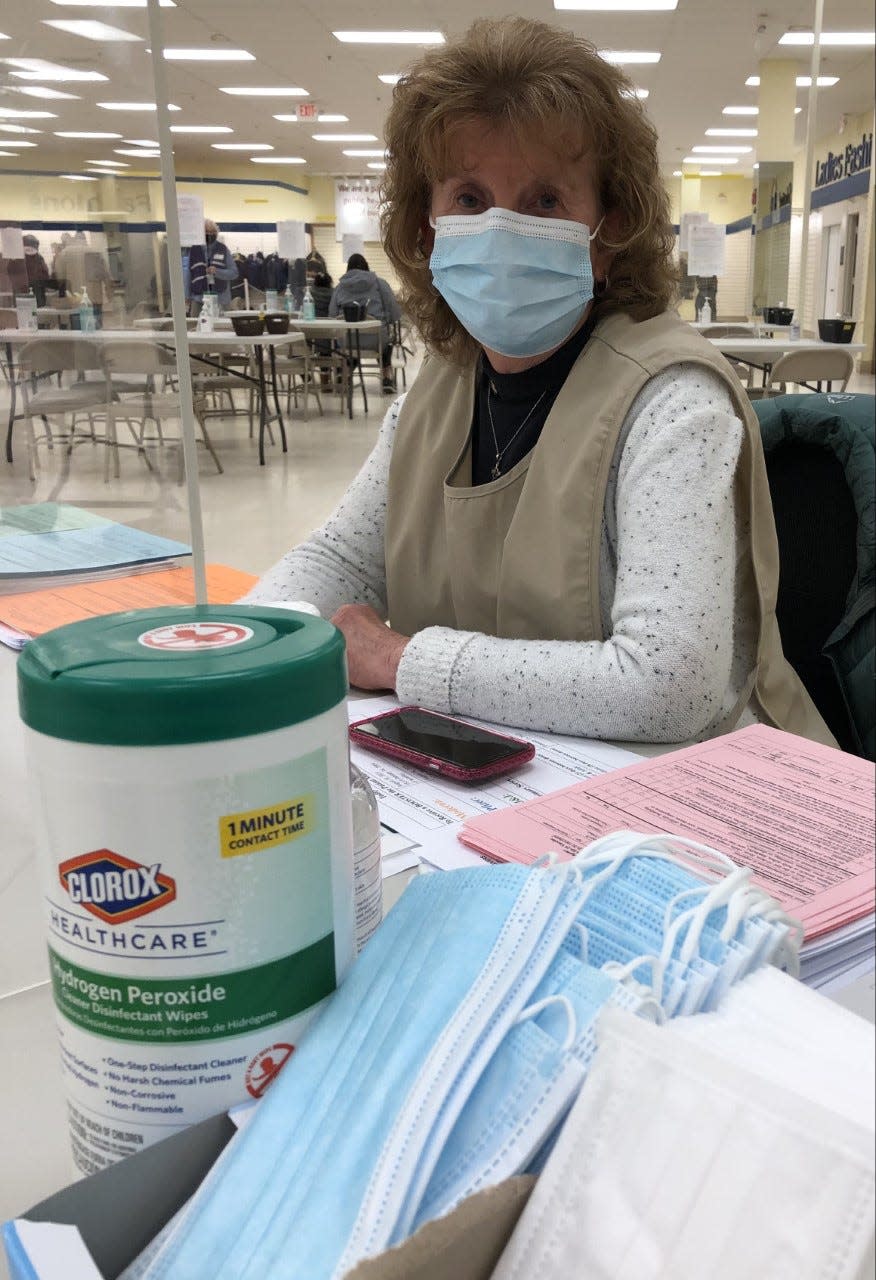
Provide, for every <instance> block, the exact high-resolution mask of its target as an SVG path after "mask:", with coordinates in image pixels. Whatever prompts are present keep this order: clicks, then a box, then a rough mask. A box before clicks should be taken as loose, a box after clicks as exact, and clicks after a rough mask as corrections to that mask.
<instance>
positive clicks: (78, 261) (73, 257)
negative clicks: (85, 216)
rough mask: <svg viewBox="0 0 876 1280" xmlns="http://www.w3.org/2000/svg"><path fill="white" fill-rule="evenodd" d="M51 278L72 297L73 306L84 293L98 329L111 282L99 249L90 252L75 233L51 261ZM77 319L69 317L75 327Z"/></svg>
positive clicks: (81, 236)
mask: <svg viewBox="0 0 876 1280" xmlns="http://www.w3.org/2000/svg"><path fill="white" fill-rule="evenodd" d="M55 275H56V276H57V278H58V282H59V284H62V285H63V286H64V289H65V290H66V293H67V294H68V295H69V294H72V295H74V297H73V299H72V302H73V305H74V306H75V305H76V303H77V300H81V298H82V294H83V292H85V291H86V290H87V292H88V298H89V301H90V302H91V305H92V307H93V308H94V320H95V324H96V325H97V327H98V328H100V327H101V324H102V317H103V308H104V304H105V303H110V302H112V298H113V281H112V276H111V275H110V273H109V267H108V266H107V262H106V259H105V257H104V255H103V254H102V253H101V252H100V250H99V249H93V248H92V247H91V246H90V245H89V243H88V241H87V239H86V237H85V232H84V231H77V232H76V234H75V235H74V237H73V239H72V240H71V241H70V242H69V243H68V244H67V245H66V246H65V247H64V248H63V249H62V250H61V252H60V253H59V254H58V257H57V259H56V260H55ZM77 324H78V320H77V317H76V316H75V315H74V316H73V326H74V328H75V327H76V326H77Z"/></svg>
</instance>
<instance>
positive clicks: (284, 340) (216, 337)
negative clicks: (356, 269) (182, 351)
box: [0, 328, 305, 466]
mask: <svg viewBox="0 0 876 1280" xmlns="http://www.w3.org/2000/svg"><path fill="white" fill-rule="evenodd" d="M33 341H39V342H41V341H46V342H92V343H97V344H98V345H100V344H102V343H107V342H132V343H137V344H139V345H142V344H143V343H144V342H150V341H151V342H154V343H155V344H156V345H158V346H161V347H163V348H164V349H173V350H175V349H176V335H175V334H174V332H173V330H167V331H165V330H161V331H160V332H149V331H145V330H144V329H142V328H140V329H94V330H92V331H91V332H90V333H82V332H81V330H78V329H63V330H61V329H39V330H37V331H36V332H34V331H33V330H32V329H0V347H3V348H4V349H5V353H6V367H7V369H8V371H9V375H10V376H9V382H10V403H9V422H8V426H7V430H6V461H7V462H10V463H11V462H12V428H13V424H14V423H15V421H16V418H17V417H18V416H19V415H18V414H16V411H15V409H16V390H17V375H16V370H15V366H14V360H13V351H14V349H15V348H16V347H22V346H24V345H25V343H28V342H33ZM304 342H305V338H304V336H303V335H302V334H299V333H297V332H296V333H293V332H289V333H259V334H249V335H240V334H236V333H233V332H226V331H224V330H222V331H219V332H215V331H214V332H213V333H198V332H197V331H194V332H191V333H187V334H186V344H187V346H188V351H189V356H190V358H191V359H193V360H196V361H197V362H198V363H200V364H204V365H207V366H209V367H211V368H221V369H222V371H223V373H231V374H232V375H233V376H234V377H236V378H239V379H240V380H241V382H243V383H254V384H255V385H257V386H258V388H259V463H260V465H261V466H264V465H265V432H266V430H267V427H268V425H269V424H270V423H271V422H275V421H276V422H277V423H278V425H279V427H280V439H281V442H282V447H283V452H284V453H286V452H287V450H288V444H287V440H286V424H285V423H284V421H283V414H282V411H281V409H280V400H279V396H278V394H277V365H276V348H277V347H281V346H290V345H292V346H303V345H304ZM241 347H245V348H249V349H250V350H252V351H253V352H254V353H255V361H256V371H257V376H256V377H255V378H253V377H252V376H251V375H250V374H249V373H245V372H244V371H243V370H240V369H235V368H226V367H225V366H224V365H217V363H216V362H215V361H213V360H210V358H209V355H210V354H213V353H219V354H221V353H222V352H225V351H236V350H239V349H240V348H241ZM266 349H267V352H268V358H269V363H270V369H271V377H270V383H271V392H272V394H273V399H274V410H275V411H274V413H272V414H269V413H268V385H267V383H268V380H267V378H266V377H265V360H264V352H265V350H266ZM199 351H200V352H201V353H203V354H198V352H199Z"/></svg>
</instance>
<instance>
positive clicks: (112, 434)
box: [103, 339, 223, 484]
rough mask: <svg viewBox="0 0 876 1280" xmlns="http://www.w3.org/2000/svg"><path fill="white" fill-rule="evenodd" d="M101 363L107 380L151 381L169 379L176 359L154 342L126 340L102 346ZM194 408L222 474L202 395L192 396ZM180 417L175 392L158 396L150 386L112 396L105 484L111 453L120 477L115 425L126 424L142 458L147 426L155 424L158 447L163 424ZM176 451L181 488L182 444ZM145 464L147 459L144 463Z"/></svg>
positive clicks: (107, 412)
mask: <svg viewBox="0 0 876 1280" xmlns="http://www.w3.org/2000/svg"><path fill="white" fill-rule="evenodd" d="M103 355H104V362H105V367H106V370H107V373H108V374H109V375H110V376H115V375H117V374H123V375H126V376H128V375H131V374H141V375H147V376H148V377H151V378H152V379H153V380H154V379H156V378H158V377H159V376H162V375H168V376H169V375H170V373H171V371H172V370H175V368H176V356H175V355H174V353H173V352H171V351H168V350H166V349H165V348H164V347H161V346H159V345H158V344H157V343H155V342H150V341H148V340H144V341H142V342H138V341H131V340H129V339H120V340H119V341H117V342H113V341H107V342H106V343H105V344H104V346H103ZM192 403H193V408H194V412H195V418H196V420H197V423H198V425H199V427H200V428H201V435H202V442H203V444H204V446H205V447H206V449H207V452H208V453H209V454H210V457H211V458H212V459H213V461H214V463H215V464H216V470H217V471H218V472H219V474H220V475H221V474H222V469H223V468H222V463H221V462H220V461H219V458H218V457H217V454H216V450H215V449H214V448H213V444H212V441H211V440H210V437H209V435H208V433H207V426H206V423H205V421H204V410H205V407H206V406H205V402H204V398H203V395H200V394H197V393H196V394H195V395H194V396H193V402H192ZM181 414H182V408H181V402H180V396H179V392H178V391H173V390H171V391H168V390H163V391H160V392H156V391H152V390H151V389H149V384H146V385H144V387H143V388H142V389H140V390H138V391H135V392H133V393H130V392H125V393H123V394H120V395H115V396H114V397H113V398H112V399H111V400H109V401H108V402H107V406H106V424H107V428H106V429H107V452H106V458H105V462H104V480H107V481H108V480H109V463H110V453H111V452H112V454H113V463H114V474H115V475H116V476H118V475H119V443H118V433H117V431H116V423H117V422H118V421H119V420H120V419H121V420H122V421H125V422H127V424H128V427H129V429H130V431H131V432H132V434H133V436H134V439H135V441H136V444H137V448H138V451H139V452H141V453H143V454H144V456H145V448H146V423H147V422H150V421H151V422H154V423H155V424H156V426H157V428H158V433H159V436H158V442H159V445H163V444H164V443H165V438H164V434H163V432H162V430H161V427H162V423H163V422H164V421H166V420H167V419H168V418H170V419H173V418H176V419H177V420H179V419H180V417H181ZM132 422H139V423H140V428H139V431H136V430H135V429H134V427H133V426H132ZM174 443H175V444H177V448H178V462H179V473H178V480H179V483H180V484H181V483H182V481H183V452H182V440H181V439H180V440H179V441H178V442H176V441H175V442H174ZM147 461H148V459H147Z"/></svg>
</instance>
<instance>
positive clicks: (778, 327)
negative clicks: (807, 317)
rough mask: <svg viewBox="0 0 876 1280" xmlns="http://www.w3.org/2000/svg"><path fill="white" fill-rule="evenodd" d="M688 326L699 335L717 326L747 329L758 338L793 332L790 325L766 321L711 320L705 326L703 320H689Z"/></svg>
mask: <svg viewBox="0 0 876 1280" xmlns="http://www.w3.org/2000/svg"><path fill="white" fill-rule="evenodd" d="M688 324H689V325H690V327H691V328H692V329H696V330H697V332H698V333H705V332H706V331H707V330H709V329H714V328H715V327H716V326H721V327H726V328H728V329H747V330H748V332H749V333H750V334H752V335H753V336H754V337H756V338H759V337H760V336H761V335H763V336H764V337H768V336H769V335H770V334H772V333H790V332H791V326H790V325H789V324H767V323H766V322H765V321H764V320H710V321H709V323H708V324H704V323H703V322H702V321H701V320H689V321H688Z"/></svg>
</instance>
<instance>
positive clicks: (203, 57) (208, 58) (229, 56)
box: [164, 46, 255, 62]
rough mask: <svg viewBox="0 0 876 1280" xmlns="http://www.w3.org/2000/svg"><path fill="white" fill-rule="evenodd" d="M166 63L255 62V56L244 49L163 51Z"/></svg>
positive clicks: (217, 48)
mask: <svg viewBox="0 0 876 1280" xmlns="http://www.w3.org/2000/svg"><path fill="white" fill-rule="evenodd" d="M164 57H165V59H166V60H167V61H168V62H255V56H254V55H253V54H251V53H247V51H246V49H223V48H221V47H218V46H217V47H216V48H213V49H176V48H174V49H165V50H164Z"/></svg>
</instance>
